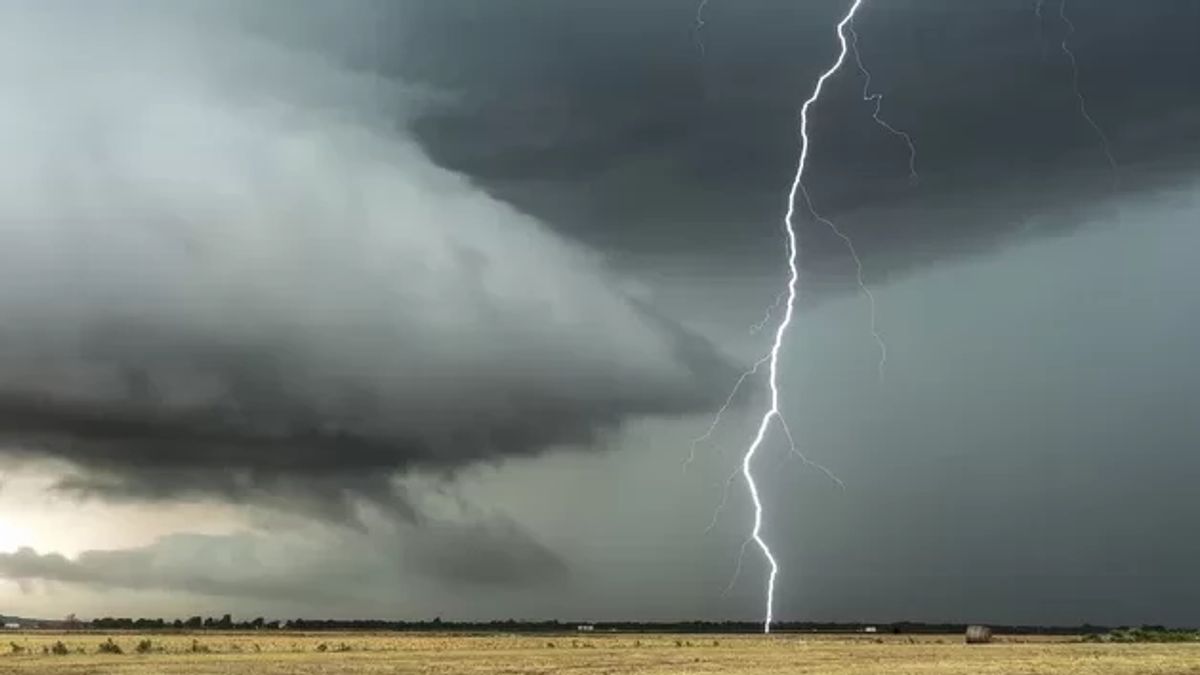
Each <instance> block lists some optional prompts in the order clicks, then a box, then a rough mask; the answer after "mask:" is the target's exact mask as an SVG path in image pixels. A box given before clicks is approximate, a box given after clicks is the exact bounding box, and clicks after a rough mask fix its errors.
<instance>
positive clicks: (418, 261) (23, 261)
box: [0, 2, 727, 512]
mask: <svg viewBox="0 0 1200 675" xmlns="http://www.w3.org/2000/svg"><path fill="white" fill-rule="evenodd" d="M227 9H228V8H224V9H222V10H221V11H214V10H213V9H212V8H211V7H207V6H205V5H204V4H202V3H200V4H196V5H188V4H184V5H180V6H179V7H175V8H160V9H157V10H155V11H152V12H146V13H142V12H133V11H132V9H131V8H130V6H128V5H127V4H124V3H119V2H118V3H110V4H103V5H102V4H95V5H89V6H88V7H87V8H82V7H80V6H78V5H70V6H69V7H67V6H65V5H59V4H57V3H47V4H45V5H40V4H35V3H28V4H22V3H17V4H10V5H7V6H6V7H5V8H4V10H3V13H4V16H3V22H2V23H3V28H0V33H2V34H0V38H2V39H0V42H2V43H3V45H4V46H3V47H2V48H0V49H2V53H0V56H2V57H3V59H2V60H3V63H4V64H5V65H4V66H3V70H0V77H2V78H3V81H4V85H5V88H6V90H8V91H10V92H21V94H20V95H19V96H18V95H16V94H14V95H12V96H9V97H6V98H4V99H3V100H2V101H0V117H2V118H3V120H4V124H3V125H0V137H2V142H3V145H4V146H5V148H6V152H5V159H4V160H3V162H4V164H3V167H0V192H2V193H3V195H4V206H3V207H0V267H2V268H3V270H4V272H3V274H4V278H5V283H4V284H3V288H2V290H0V312H2V313H3V315H4V316H5V322H4V326H3V328H0V437H2V438H3V439H4V440H5V441H6V442H7V443H8V444H9V446H10V447H15V450H11V451H13V452H27V453H34V454H41V455H51V456H55V457H59V458H63V459H67V460H69V461H71V462H73V463H75V464H76V465H78V466H80V467H83V468H84V469H86V470H88V474H86V475H84V476H82V477H79V478H75V479H72V480H70V481H68V482H67V483H65V485H64V487H66V488H69V489H72V490H75V491H77V492H81V493H84V494H95V495H121V494H124V495H127V496H137V497H143V498H144V497H152V498H153V497H157V498H168V497H172V496H178V495H180V494H188V493H195V492H197V491H199V492H208V493H210V494H216V495H220V496H222V497H226V498H232V499H237V500H249V499H259V498H261V497H262V496H263V495H265V494H269V493H278V492H280V491H281V490H282V491H284V492H285V493H287V494H289V495H291V496H298V495H302V494H304V493H311V494H312V495H313V498H314V499H315V500H317V501H319V502H320V507H321V510H322V511H324V512H338V511H343V510H345V509H346V508H347V507H346V501H347V500H348V499H352V498H353V497H355V496H365V497H369V498H372V499H374V500H376V501H378V502H380V503H389V502H390V503H391V504H392V505H393V506H394V507H395V508H396V509H397V510H398V511H403V510H404V506H403V503H402V496H401V495H398V494H396V493H394V492H392V491H391V490H390V488H389V487H388V481H387V480H386V478H383V479H381V478H378V476H381V475H384V476H385V475H386V474H388V473H394V472H404V471H408V470H411V469H414V468H425V469H434V470H442V469H454V468H455V467H460V466H463V465H465V464H468V463H472V462H478V461H491V460H497V459H501V458H505V457H511V456H517V455H529V454H535V453H538V452H542V451H545V450H546V449H548V448H550V447H554V446H562V445H586V444H588V443H590V442H591V441H593V440H594V439H595V438H596V437H597V435H598V434H602V433H604V432H605V431H606V430H611V429H614V428H616V427H617V426H619V425H620V424H621V422H622V421H623V420H625V419H627V418H629V417H631V416H640V415H655V414H674V413H680V412H687V411H694V410H701V409H704V408H706V407H708V406H710V405H711V404H712V403H713V402H714V400H715V397H714V395H713V394H712V392H713V391H714V390H715V387H713V386H710V385H711V384H713V383H715V382H719V381H721V380H718V379H713V378H714V377H721V376H723V375H725V374H726V372H725V371H726V370H727V366H725V365H724V364H723V362H722V360H721V359H720V358H719V357H718V356H717V355H716V353H715V352H714V350H713V349H712V348H711V347H709V346H708V345H707V344H706V343H705V342H704V341H703V340H700V339H698V338H695V337H693V336H690V335H688V334H687V333H686V331H683V330H682V329H680V328H679V327H677V326H675V325H673V324H672V323H671V322H670V321H668V320H666V319H664V318H662V317H660V316H658V315H657V313H656V312H655V310H654V309H653V308H651V307H650V306H648V305H647V304H646V303H644V302H641V301H639V300H637V299H636V298H634V297H633V296H631V295H630V293H629V292H626V291H625V290H623V289H622V283H621V281H620V280H619V279H618V278H617V277H615V276H614V275H613V273H612V272H610V271H609V270H607V269H606V267H605V265H604V264H603V263H602V261H600V260H599V259H598V257H597V256H596V255H595V254H593V253H590V252H589V251H587V250H584V249H582V248H580V247H578V246H575V245H573V244H571V243H570V242H568V241H566V240H564V239H563V238H561V237H559V236H557V235H555V234H554V233H553V232H551V231H550V230H549V229H548V228H546V227H545V226H544V225H543V224H541V223H539V222H537V221H536V220H534V219H533V218H531V217H529V216H527V215H525V214H523V213H521V212H519V211H517V210H515V209H513V208H511V207H509V206H507V205H505V204H503V203H501V202H498V201H496V200H494V199H492V198H490V197H488V196H487V195H485V194H483V193H482V192H480V191H479V190H477V189H476V188H475V187H473V186H472V185H471V184H470V182H468V181H467V180H466V179H465V178H464V177H462V176H460V175H456V174H454V173H451V172H449V171H446V170H444V169H440V168H437V167H436V166H434V165H433V164H432V163H431V162H430V161H429V160H428V158H427V157H426V156H425V154H424V152H423V151H422V150H420V149H419V148H418V147H416V145H415V144H414V143H413V141H412V139H411V138H409V137H408V136H407V134H406V133H405V132H404V131H403V130H399V131H398V130H397V128H396V125H397V121H398V120H399V121H400V123H401V124H402V123H403V120H404V119H406V117H408V116H410V115H411V111H412V110H413V106H420V105H423V103H422V96H421V95H419V94H417V93H415V92H414V91H412V90H409V89H405V88H404V87H403V86H402V85H400V84H398V83H397V82H396V81H393V80H385V79H382V78H380V77H379V76H377V75H372V74H370V73H364V72H361V71H356V70H354V69H352V68H349V67H345V66H343V65H340V64H339V62H338V61H336V60H335V59H334V56H331V54H330V53H325V54H321V53H315V54H314V53H300V52H296V51H293V50H291V49H289V48H287V47H284V46H280V44H278V43H275V42H270V41H267V40H264V39H261V38H258V37H254V36H253V35H252V34H250V33H249V32H247V31H245V30H243V29H242V28H240V27H239V26H240V25H241V24H242V23H243V22H242V21H241V19H242V18H244V17H242V16H241V15H240V14H238V13H236V12H232V13H225V12H226V10H227ZM231 16H232V17H233V18H231ZM101 19H102V20H101ZM234 19H238V20H234ZM343 39H345V38H343ZM64 45H70V48H69V49H66V48H65V47H64ZM288 483H294V484H295V486H296V487H295V488H287V487H286V485H287V484H288Z"/></svg>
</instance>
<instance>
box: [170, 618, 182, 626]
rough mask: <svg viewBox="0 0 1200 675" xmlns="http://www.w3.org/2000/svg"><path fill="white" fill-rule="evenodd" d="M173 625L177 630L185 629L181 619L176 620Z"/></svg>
mask: <svg viewBox="0 0 1200 675" xmlns="http://www.w3.org/2000/svg"><path fill="white" fill-rule="evenodd" d="M171 625H172V626H173V627H175V628H183V621H182V620H181V619H175V622H174V623H172V624H171Z"/></svg>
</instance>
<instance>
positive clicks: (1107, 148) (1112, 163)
mask: <svg viewBox="0 0 1200 675" xmlns="http://www.w3.org/2000/svg"><path fill="white" fill-rule="evenodd" d="M1041 8H1042V0H1039V2H1038V8H1037V9H1038V11H1039V16H1040V11H1041ZM1058 17H1059V19H1061V20H1062V22H1063V25H1064V26H1066V27H1067V33H1066V35H1064V36H1063V39H1062V44H1061V45H1060V46H1061V48H1062V52H1063V54H1064V55H1066V57H1067V60H1068V61H1069V62H1070V63H1071V87H1072V89H1073V91H1074V92H1075V99H1076V100H1077V101H1078V102H1079V114H1080V115H1081V116H1082V117H1083V119H1084V121H1086V122H1087V123H1088V126H1090V127H1091V128H1092V131H1094V132H1095V133H1096V137H1097V138H1099V139H1100V145H1101V147H1102V148H1103V149H1104V156H1105V157H1106V158H1108V165H1109V167H1110V168H1111V169H1112V174H1113V189H1114V190H1117V189H1120V187H1121V169H1120V167H1119V166H1118V165H1117V158H1116V156H1115V155H1114V154H1113V150H1112V143H1110V142H1109V140H1108V134H1105V133H1104V129H1103V128H1101V127H1100V124H1099V123H1097V122H1096V119H1095V118H1093V117H1092V114H1091V113H1090V112H1089V111H1088V104H1087V99H1086V98H1084V96H1083V90H1082V89H1081V88H1080V86H1079V61H1078V60H1076V59H1075V52H1073V51H1071V45H1070V40H1071V37H1072V36H1074V35H1075V24H1074V23H1073V22H1072V21H1071V19H1070V18H1069V17H1068V16H1067V0H1061V2H1059V4H1058Z"/></svg>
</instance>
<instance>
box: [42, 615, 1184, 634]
mask: <svg viewBox="0 0 1200 675" xmlns="http://www.w3.org/2000/svg"><path fill="white" fill-rule="evenodd" d="M40 623H41V626H42V627H44V628H75V629H82V630H89V629H90V630H130V631H171V630H180V631H202V630H239V631H246V630H293V631H377V632H383V631H397V632H414V633H419V632H453V633H470V632H487V633H496V632H501V633H569V632H575V631H576V630H577V627H578V626H580V625H588V626H592V627H593V628H592V630H593V631H595V632H621V633H759V632H761V631H762V624H761V623H759V622H750V621H684V622H654V623H648V622H639V621H616V622H563V621H554V620H552V621H528V620H516V619H505V620H497V621H487V622H462V621H442V619H441V618H440V617H438V618H434V619H432V620H428V621H388V620H379V619H351V620H347V619H303V618H299V619H288V620H270V621H268V620H266V619H264V618H263V617H258V618H255V619H252V620H248V621H235V620H234V619H233V617H232V615H230V614H225V615H223V616H221V617H220V618H216V617H200V616H193V617H190V618H188V619H174V620H167V619H148V618H138V619H132V618H114V617H104V618H100V619H94V620H92V621H80V620H77V619H75V618H74V617H70V618H69V619H68V620H67V621H62V622H40ZM868 626H873V627H875V631H876V632H878V633H893V634H905V635H914V634H947V633H962V632H963V631H965V630H966V627H967V624H959V623H920V622H911V621H901V622H895V623H876V624H870V623H835V622H811V621H805V622H778V623H775V624H772V627H771V629H772V631H774V632H781V633H809V632H819V633H861V632H863V631H864V630H865V629H866V628H867V627H868ZM989 626H990V627H991V628H992V630H993V632H995V633H997V634H1016V635H1100V634H1107V633H1110V632H1113V631H1114V630H1117V631H1119V630H1129V629H1128V627H1125V626H1122V627H1119V628H1116V629H1114V628H1110V627H1105V626H1094V625H1090V624H1084V625H1082V626H1037V625H1014V626H1002V625H996V624H989ZM1146 628H1147V629H1151V628H1153V629H1157V630H1160V631H1161V630H1165V629H1163V628H1162V627H1160V626H1152V627H1146Z"/></svg>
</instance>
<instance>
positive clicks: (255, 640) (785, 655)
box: [0, 631, 1200, 675]
mask: <svg viewBox="0 0 1200 675" xmlns="http://www.w3.org/2000/svg"><path fill="white" fill-rule="evenodd" d="M110 640H111V643H110V642H109V641H110ZM147 641H148V642H147ZM59 643H61V644H59ZM105 643H109V644H115V645H116V647H117V648H119V649H120V651H121V652H122V653H105V652H102V651H101V645H102V644H105ZM139 643H140V644H141V650H140V651H139ZM56 647H57V649H56ZM106 649H108V650H109V651H110V652H115V651H116V648H113V647H111V646H110V647H107V648H106ZM56 651H57V652H58V653H55V652H56ZM63 652H66V653H63ZM0 673H67V674H71V673H75V674H78V675H83V674H84V673H86V674H88V675H100V674H103V673H127V674H129V675H143V674H148V673H167V674H173V673H212V674H214V675H215V674H218V673H219V674H221V675H236V674H239V673H278V674H283V673H299V674H308V673H312V674H316V673H320V674H323V675H335V674H338V673H429V674H436V675H441V674H447V675H448V674H450V673H467V674H484V673H505V674H508V675H517V674H523V673H531V674H539V675H541V674H546V675H549V674H551V673H573V674H579V675H590V674H592V673H614V674H617V673H659V674H664V675H665V674H670V675H677V674H681V673H714V674H716V673H720V674H722V675H749V674H750V673H810V674H813V675H817V674H819V675H842V674H848V673H880V674H883V673H887V674H888V675H918V674H919V675H959V674H961V675H987V674H996V675H999V674H1001V673H1003V674H1004V675H1020V674H1025V673H1029V674H1033V673H1036V674H1038V675H1050V674H1057V673H1070V674H1073V675H1084V674H1088V675H1093V674H1094V675H1101V674H1103V675H1123V674H1124V675H1133V674H1135V673H1136V674H1137V675H1145V674H1158V675H1167V674H1170V675H1183V674H1189V675H1200V643H1184V644H1087V643H1081V642H1078V641H1075V640H1073V639H1072V638H1057V639H1051V638H1034V637H1030V638H1019V637H1009V638H1005V637H1001V638H998V639H997V641H996V642H995V643H993V644H989V645H972V646H968V645H965V644H963V642H962V638H961V637H960V636H920V637H908V636H892V635H888V636H879V637H875V636H869V635H846V636H836V635H812V634H806V635H771V636H750V635H631V634H579V635H540V636H533V635H500V634H496V635H428V634H402V633H401V634H397V633H391V634H383V633H380V634H369V633H292V632H280V631H262V632H229V633H225V632H203V633H195V634H188V633H165V634H145V635H138V634H134V633H80V632H75V633H44V632H28V633H15V632H10V633H0Z"/></svg>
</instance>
